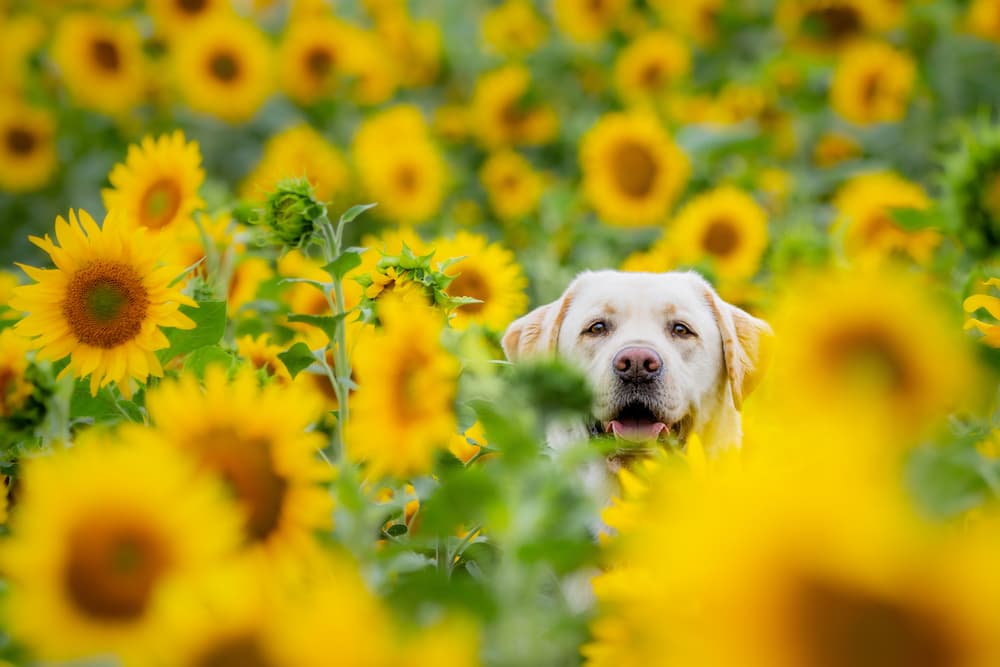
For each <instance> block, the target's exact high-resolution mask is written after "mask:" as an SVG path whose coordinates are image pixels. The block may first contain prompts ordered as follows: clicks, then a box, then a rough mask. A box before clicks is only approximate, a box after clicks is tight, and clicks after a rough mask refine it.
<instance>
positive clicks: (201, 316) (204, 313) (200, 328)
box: [158, 301, 226, 361]
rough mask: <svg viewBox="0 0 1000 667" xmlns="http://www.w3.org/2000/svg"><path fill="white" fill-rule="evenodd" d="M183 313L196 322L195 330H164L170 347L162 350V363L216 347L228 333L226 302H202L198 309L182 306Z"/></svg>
mask: <svg viewBox="0 0 1000 667" xmlns="http://www.w3.org/2000/svg"><path fill="white" fill-rule="evenodd" d="M181 312H182V313H184V314H185V315H187V316H188V317H190V318H191V319H192V320H194V323H195V327H194V328H193V329H174V328H169V329H164V330H163V332H164V333H165V334H166V336H167V340H169V341H170V347H169V348H167V349H165V350H160V352H159V353H158V354H159V357H160V361H169V360H170V359H173V358H174V357H176V356H178V355H181V354H186V353H188V352H193V351H194V350H197V349H198V348H202V347H207V346H208V345H215V344H216V343H218V342H219V341H220V340H222V334H223V333H225V331H226V302H225V301H201V302H199V303H198V307H197V308H192V307H191V306H181Z"/></svg>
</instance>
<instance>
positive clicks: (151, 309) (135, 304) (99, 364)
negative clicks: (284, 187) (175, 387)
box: [10, 210, 195, 395]
mask: <svg viewBox="0 0 1000 667" xmlns="http://www.w3.org/2000/svg"><path fill="white" fill-rule="evenodd" d="M56 238H57V239H58V240H59V243H60V244H61V245H60V246H57V245H56V244H55V243H53V242H52V240H51V239H50V238H49V236H48V235H47V234H46V236H45V238H38V237H34V236H33V237H31V242H32V243H34V244H35V245H37V246H38V247H39V248H41V249H42V250H44V251H45V252H47V253H48V254H49V255H50V256H51V257H52V260H53V261H54V262H55V264H56V268H55V269H37V268H34V267H31V266H24V265H19V266H21V268H22V269H23V270H24V272H25V273H27V274H28V276H29V277H30V278H32V279H33V280H35V281H37V282H35V283H34V284H32V285H23V286H21V287H18V288H16V289H15V290H14V297H13V298H12V299H11V302H10V305H11V306H12V307H13V308H18V309H20V310H23V311H25V312H27V313H29V314H28V315H27V316H25V318H24V319H23V320H21V321H20V322H18V323H17V325H15V326H16V327H17V329H18V331H20V332H21V333H22V334H24V335H26V336H29V337H32V338H33V339H34V342H33V345H34V347H35V348H37V349H38V357H39V358H40V359H48V360H51V361H56V360H59V359H62V358H63V357H66V356H69V358H70V360H69V364H68V365H67V366H66V367H65V368H64V369H63V371H62V373H61V374H60V375H61V376H62V375H66V374H72V375H73V376H74V377H84V376H87V375H90V392H91V393H92V394H96V393H97V389H98V388H99V387H103V386H105V385H107V384H108V383H109V382H112V381H114V382H117V383H118V388H119V389H120V390H121V391H122V393H123V394H126V395H130V394H131V387H130V385H129V379H130V378H135V379H136V380H138V381H140V382H143V381H145V380H146V378H147V377H149V376H150V375H155V376H160V375H162V374H163V369H162V368H161V367H160V362H159V360H158V359H157V357H156V350H160V349H163V348H165V347H167V346H168V345H169V343H168V342H167V338H166V336H164V335H163V332H162V331H161V330H160V328H161V327H177V328H179V329H190V328H192V327H194V322H192V321H191V319H190V318H188V317H187V316H186V315H183V314H182V313H181V312H180V311H179V310H178V308H179V307H180V305H181V304H187V305H195V302H194V301H192V300H191V299H190V298H188V297H186V296H184V295H183V294H181V292H180V288H178V287H171V283H172V281H173V280H174V278H175V277H176V276H177V275H178V274H179V272H180V271H179V269H178V268H176V267H170V266H158V265H157V256H158V253H159V251H160V249H159V248H157V247H156V246H155V245H154V244H151V243H146V235H145V232H144V230H142V229H138V230H131V229H129V228H128V227H127V226H126V225H125V224H123V223H122V222H121V220H120V218H119V217H117V216H116V215H115V214H114V213H111V214H109V215H108V217H107V218H105V220H104V226H103V227H100V228H99V227H98V226H97V223H95V222H94V219H93V218H91V217H90V215H89V214H88V213H86V212H85V211H82V210H81V211H79V219H78V217H77V214H76V213H74V212H73V211H70V214H69V222H66V221H65V220H64V219H63V218H62V217H61V216H60V217H58V218H56Z"/></svg>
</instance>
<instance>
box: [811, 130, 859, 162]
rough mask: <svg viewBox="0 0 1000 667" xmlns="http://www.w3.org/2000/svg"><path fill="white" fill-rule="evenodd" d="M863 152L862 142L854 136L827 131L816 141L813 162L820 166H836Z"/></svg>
mask: <svg viewBox="0 0 1000 667" xmlns="http://www.w3.org/2000/svg"><path fill="white" fill-rule="evenodd" d="M861 154H862V150H861V144H859V143H858V142H857V141H856V140H855V139H854V138H853V137H850V136H848V135H846V134H840V133H839V132H827V133H826V134H824V135H823V136H821V137H820V138H819V141H817V142H816V147H815V148H814V149H813V162H815V163H816V164H817V165H818V166H820V167H834V166H836V165H838V164H840V163H841V162H846V161H847V160H853V159H854V158H856V157H859V156H860V155H861Z"/></svg>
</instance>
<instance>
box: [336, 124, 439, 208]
mask: <svg viewBox="0 0 1000 667" xmlns="http://www.w3.org/2000/svg"><path fill="white" fill-rule="evenodd" d="M353 152H354V161H355V164H356V166H357V169H358V175H359V177H360V179H361V184H362V186H363V187H364V189H365V190H366V191H367V193H368V195H369V196H370V197H371V199H372V200H373V201H377V202H379V207H378V210H379V212H380V213H381V214H382V215H384V216H385V217H387V218H390V219H394V220H397V221H398V222H400V223H402V224H415V223H419V222H424V221H425V220H427V219H428V218H430V217H431V216H433V215H434V214H435V213H437V211H438V210H439V209H440V208H441V202H442V200H443V199H444V194H445V185H446V178H447V165H446V163H445V161H444V157H443V156H442V155H441V152H440V150H439V149H438V147H437V146H436V145H435V144H434V143H433V140H432V139H431V137H430V132H429V130H428V128H427V124H426V123H425V122H424V119H423V117H422V116H421V115H420V111H419V110H418V109H417V108H416V107H414V106H411V105H397V106H395V107H391V108H389V109H387V110H385V111H381V112H379V113H377V114H374V115H372V116H369V117H368V118H367V119H366V120H365V122H364V123H362V125H361V127H360V128H359V129H358V131H357V132H356V133H355V135H354V145H353Z"/></svg>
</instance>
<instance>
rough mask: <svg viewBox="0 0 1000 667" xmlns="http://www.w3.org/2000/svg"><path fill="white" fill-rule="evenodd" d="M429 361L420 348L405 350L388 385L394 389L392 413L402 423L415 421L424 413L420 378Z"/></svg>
mask: <svg viewBox="0 0 1000 667" xmlns="http://www.w3.org/2000/svg"><path fill="white" fill-rule="evenodd" d="M429 361H430V359H429V358H428V355H427V354H426V353H425V352H424V351H423V350H421V349H411V350H409V351H407V352H405V353H404V355H403V358H402V359H401V360H400V363H399V365H398V367H397V369H398V370H397V371H396V377H395V378H394V380H395V381H394V382H392V383H391V384H390V385H389V386H391V387H393V388H394V389H395V390H396V391H395V394H396V396H395V398H396V400H395V401H394V406H393V411H392V414H395V415H397V416H398V417H399V420H400V421H401V422H403V423H409V422H413V421H417V420H419V419H420V418H421V417H422V416H423V415H425V414H426V409H425V408H424V405H425V402H424V395H423V394H424V392H423V391H422V389H423V388H424V383H423V382H421V381H420V379H421V375H422V373H423V372H424V369H425V368H427V364H428V362H429Z"/></svg>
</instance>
